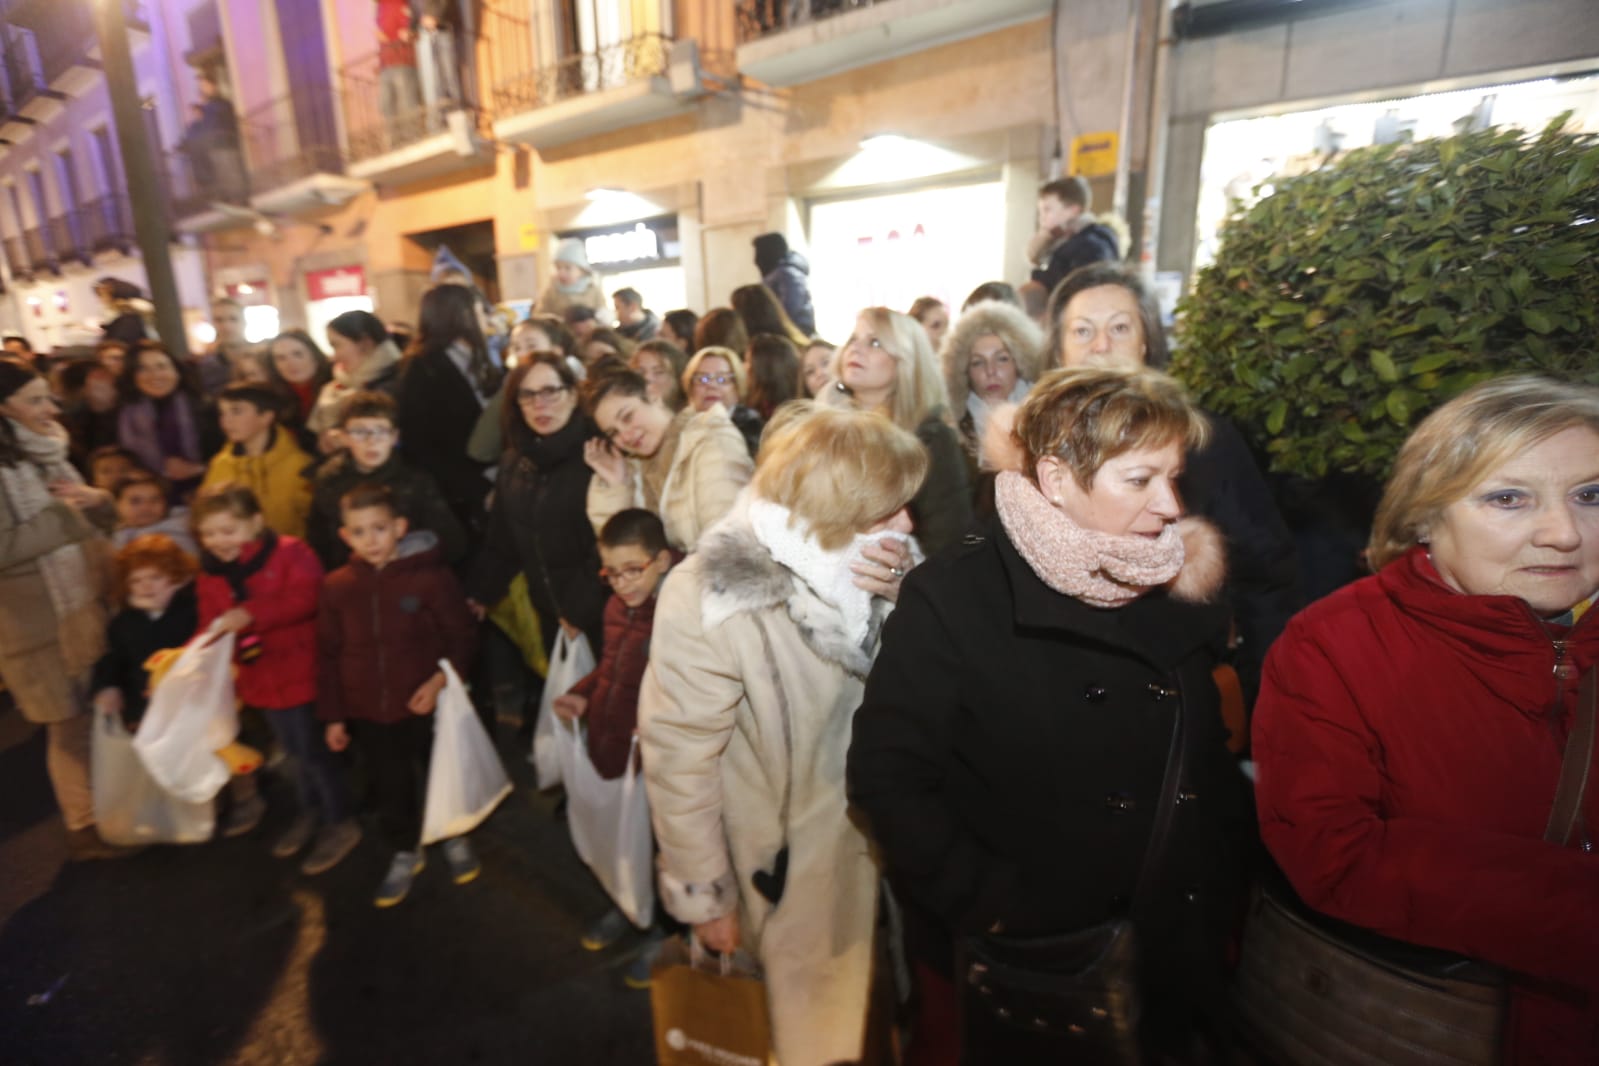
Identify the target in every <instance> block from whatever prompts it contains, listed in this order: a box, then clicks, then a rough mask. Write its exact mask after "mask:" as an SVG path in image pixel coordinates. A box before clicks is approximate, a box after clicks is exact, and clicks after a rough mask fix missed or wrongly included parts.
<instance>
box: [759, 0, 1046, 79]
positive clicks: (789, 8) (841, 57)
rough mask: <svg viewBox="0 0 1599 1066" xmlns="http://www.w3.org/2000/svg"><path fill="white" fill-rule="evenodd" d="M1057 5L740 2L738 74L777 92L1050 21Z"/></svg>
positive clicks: (919, 0) (938, 0)
mask: <svg viewBox="0 0 1599 1066" xmlns="http://www.w3.org/2000/svg"><path fill="white" fill-rule="evenodd" d="M1052 6H1053V4H1052V0H738V8H737V21H738V69H739V70H740V71H741V72H742V73H744V74H745V75H747V76H749V77H751V78H755V79H757V80H759V81H763V82H765V83H766V84H768V85H774V86H778V87H783V86H789V85H799V84H801V83H803V82H808V81H815V80H817V79H818V78H825V77H827V76H829V75H832V74H840V73H843V72H844V71H846V70H854V69H856V68H857V67H864V66H869V65H871V64H873V63H880V62H882V61H883V60H886V59H894V58H897V57H899V56H903V55H909V54H911V53H913V52H920V51H922V50H923V49H927V48H932V47H934V46H936V45H941V44H949V43H950V42H952V41H960V40H965V39H966V38H969V37H977V36H979V35H982V34H985V33H992V32H993V31H995V30H998V29H1002V28H1004V27H1006V26H1010V25H1014V24H1015V23H1018V22H1026V21H1028V20H1030V19H1035V18H1042V17H1044V16H1045V15H1047V14H1049V11H1050V8H1051V7H1052Z"/></svg>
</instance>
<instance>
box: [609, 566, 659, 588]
mask: <svg viewBox="0 0 1599 1066" xmlns="http://www.w3.org/2000/svg"><path fill="white" fill-rule="evenodd" d="M648 569H649V567H648V566H624V567H622V569H620V570H608V569H607V570H601V571H600V580H601V581H605V582H609V583H610V584H611V585H621V584H623V583H626V584H632V583H633V582H635V581H637V580H638V579H639V578H641V577H643V576H644V571H646V570H648Z"/></svg>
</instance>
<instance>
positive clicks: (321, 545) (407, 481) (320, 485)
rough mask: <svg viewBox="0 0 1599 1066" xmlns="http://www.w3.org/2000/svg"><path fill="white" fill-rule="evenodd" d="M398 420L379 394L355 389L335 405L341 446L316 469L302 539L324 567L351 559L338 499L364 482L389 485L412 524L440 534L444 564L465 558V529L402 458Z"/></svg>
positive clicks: (423, 477) (434, 486)
mask: <svg viewBox="0 0 1599 1066" xmlns="http://www.w3.org/2000/svg"><path fill="white" fill-rule="evenodd" d="M397 419H398V415H397V413H396V408H395V406H394V400H393V399H392V398H391V397H389V396H388V395H386V394H384V393H381V392H358V393H355V394H354V395H352V396H351V397H350V398H349V399H347V400H346V401H345V402H344V405H343V406H342V407H341V408H340V409H339V420H338V425H337V428H336V429H335V432H336V433H337V434H338V435H339V439H340V440H341V441H342V442H343V445H344V446H343V448H341V449H340V450H339V451H337V452H335V453H334V454H333V455H332V456H331V457H330V458H329V459H328V461H327V462H326V463H323V464H322V468H321V469H320V470H318V471H317V475H316V482H315V484H314V486H313V488H312V494H311V516H310V521H309V522H308V524H307V529H306V538H305V539H306V541H307V542H308V543H309V544H310V545H311V548H312V550H314V551H315V552H316V554H317V558H319V559H321V560H322V567H323V569H325V570H330V571H331V570H335V569H337V568H338V567H340V566H343V565H344V563H345V561H346V560H347V559H349V557H350V549H349V547H348V546H347V545H346V544H345V543H344V541H343V540H342V539H340V537H339V524H340V515H339V501H340V500H342V499H343V498H344V495H345V494H346V493H347V492H349V491H350V490H351V489H353V488H355V487H356V486H357V485H364V484H379V485H384V486H387V487H388V489H389V491H390V492H391V493H393V495H394V499H395V503H396V505H397V506H398V507H399V509H400V513H401V515H403V516H404V517H405V519H406V521H407V522H408V523H409V525H410V528H411V529H413V530H424V529H425V530H427V531H428V532H429V533H432V534H433V535H434V536H435V537H437V538H438V542H439V545H438V546H439V551H440V553H441V554H442V555H443V556H444V561H445V562H446V563H449V564H451V565H454V564H456V563H459V562H460V561H461V560H462V559H463V558H465V557H466V552H467V539H466V530H465V529H463V528H462V526H461V522H460V520H459V519H458V518H456V517H455V512H453V511H451V510H450V507H449V505H448V504H447V503H445V502H444V494H443V493H441V492H440V491H439V487H438V485H437V484H435V483H434V481H433V478H432V476H431V475H429V474H428V473H427V472H426V471H424V470H419V469H417V468H416V467H414V466H410V465H409V464H407V463H406V462H405V461H404V460H403V459H401V458H400V455H399V453H398V450H397V449H398V446H399V443H400V428H399V424H398V421H397Z"/></svg>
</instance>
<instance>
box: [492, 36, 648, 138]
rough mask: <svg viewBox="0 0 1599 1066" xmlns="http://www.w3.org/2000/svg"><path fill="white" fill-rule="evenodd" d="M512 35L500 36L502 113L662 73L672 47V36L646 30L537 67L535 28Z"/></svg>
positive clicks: (498, 98) (498, 104) (498, 97)
mask: <svg viewBox="0 0 1599 1066" xmlns="http://www.w3.org/2000/svg"><path fill="white" fill-rule="evenodd" d="M508 21H509V20H508ZM508 37H509V40H506V39H503V38H499V39H496V41H495V44H496V52H495V72H496V80H495V85H494V108H495V111H496V112H497V113H498V114H500V115H502V116H503V115H506V114H511V113H516V112H522V111H530V110H532V109H534V108H538V107H548V106H549V105H550V104H554V103H558V102H559V101H561V100H567V99H571V98H573V97H576V96H582V95H583V94H585V93H594V92H601V91H603V90H605V89H614V88H617V87H619V86H622V85H628V84H631V83H632V82H636V81H642V80H644V79H646V78H652V77H655V76H657V75H663V74H665V73H666V72H667V61H668V59H669V57H670V55H671V51H672V39H671V38H670V37H666V36H663V35H661V34H658V33H647V34H641V35H640V36H637V37H631V38H629V39H627V40H625V41H619V42H617V43H616V44H613V45H607V46H606V47H604V48H600V49H596V50H595V51H593V52H583V53H580V54H577V55H570V56H566V57H564V58H563V59H560V60H558V61H557V62H555V63H552V64H550V65H547V66H543V67H536V66H534V65H533V61H532V58H533V44H532V35H531V33H530V32H529V33H528V35H527V37H526V40H525V41H520V40H518V35H517V34H516V33H511V34H509V35H508Z"/></svg>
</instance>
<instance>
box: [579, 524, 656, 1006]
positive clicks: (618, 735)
mask: <svg viewBox="0 0 1599 1066" xmlns="http://www.w3.org/2000/svg"><path fill="white" fill-rule="evenodd" d="M672 561H673V555H672V551H671V549H670V548H669V547H668V546H667V543H666V530H665V529H664V528H663V527H662V525H661V520H660V518H659V517H657V516H656V515H654V514H652V513H651V512H649V511H644V510H639V509H636V508H635V509H631V510H626V511H619V512H618V513H617V514H615V515H613V516H612V517H611V520H610V521H608V522H606V523H605V526H604V528H603V529H601V530H600V562H602V563H603V564H604V565H605V569H604V570H602V571H600V574H601V576H603V577H604V578H605V579H606V580H607V581H609V582H610V584H611V590H612V594H611V598H610V600H609V602H607V603H606V605H605V645H604V650H603V651H602V652H601V653H600V661H599V664H598V665H597V666H596V667H595V668H594V670H593V672H592V673H590V674H589V675H588V676H587V677H585V678H584V679H583V680H581V681H579V682H578V683H577V684H575V685H573V686H572V688H571V691H569V692H567V694H566V695H564V696H558V697H556V699H555V701H554V702H553V703H552V704H551V709H552V710H554V712H555V714H556V716H557V717H560V718H562V719H565V720H567V721H573V720H575V719H577V718H584V719H586V720H587V722H588V752H589V758H590V759H591V760H592V761H593V763H594V768H595V769H596V770H598V771H599V773H600V776H601V777H606V778H615V777H621V776H622V775H623V774H624V773H628V772H630V771H631V772H637V770H638V768H637V767H636V766H635V767H631V768H630V767H629V766H628V753H629V752H630V751H631V750H632V743H633V734H634V733H635V732H636V731H637V729H638V692H639V685H640V684H642V683H643V681H644V668H645V667H646V666H648V665H649V662H650V632H651V630H652V629H653V628H654V624H655V593H656V592H657V591H658V590H659V589H660V587H661V579H662V578H664V577H665V576H666V572H667V571H668V570H669V569H671V567H672ZM627 927H628V921H627V917H626V916H625V915H623V914H622V912H621V911H620V910H618V909H616V908H614V907H613V908H611V910H610V911H609V912H608V913H607V914H605V915H604V916H603V917H602V918H600V919H599V920H598V921H597V922H595V923H594V924H593V925H591V926H590V927H589V929H588V932H586V933H584V934H583V941H582V943H583V946H584V947H585V948H588V949H589V950H590V951H602V950H604V949H605V948H606V947H609V946H610V945H611V944H614V943H615V942H616V941H617V940H618V939H620V938H621V936H622V934H623V933H625V932H627ZM652 932H653V933H654V934H656V937H657V939H658V937H659V932H660V931H659V930H658V929H657V930H652ZM652 961H653V953H652V952H650V951H646V952H644V953H642V954H640V955H639V956H638V957H637V958H636V959H635V960H634V962H633V964H632V965H630V966H629V967H628V972H627V974H626V977H625V980H626V981H627V983H628V984H629V985H630V986H632V987H634V988H647V987H649V973H650V970H649V968H650V963H651V962H652Z"/></svg>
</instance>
